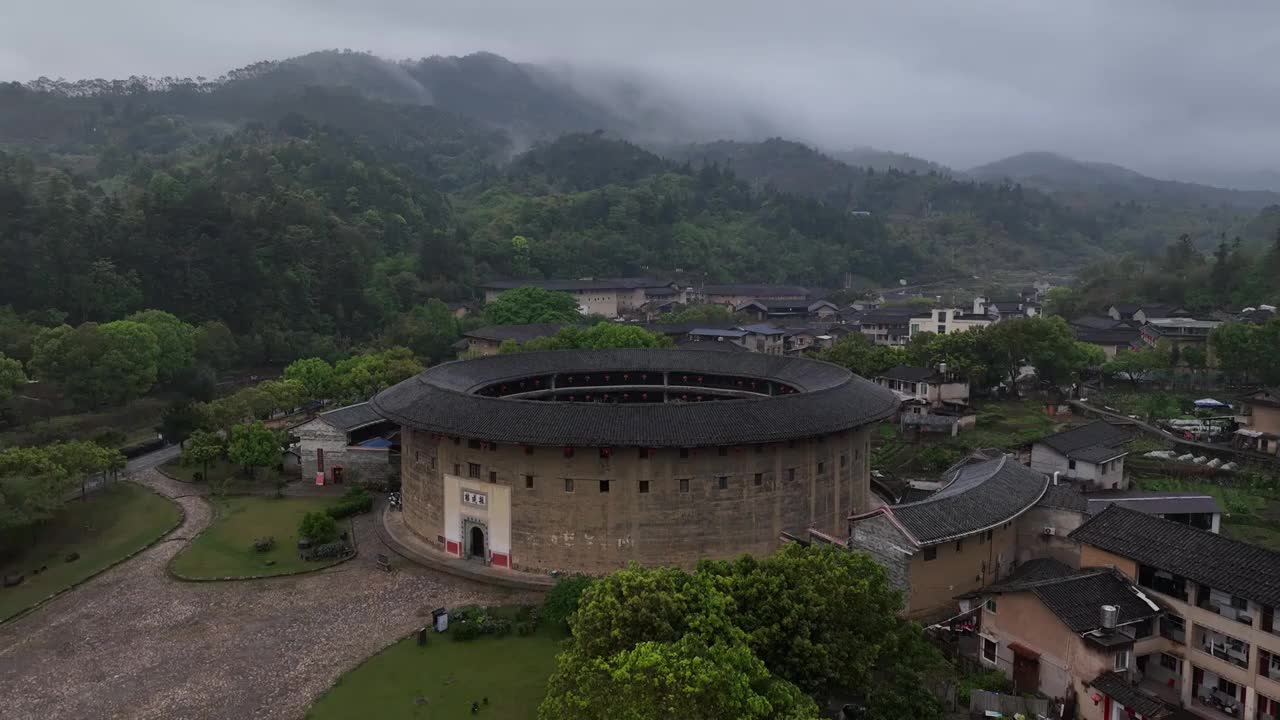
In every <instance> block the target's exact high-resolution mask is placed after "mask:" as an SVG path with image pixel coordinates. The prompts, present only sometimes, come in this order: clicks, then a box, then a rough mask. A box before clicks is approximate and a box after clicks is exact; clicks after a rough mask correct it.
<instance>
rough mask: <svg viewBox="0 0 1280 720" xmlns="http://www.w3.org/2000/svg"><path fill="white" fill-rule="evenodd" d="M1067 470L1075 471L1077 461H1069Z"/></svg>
mask: <svg viewBox="0 0 1280 720" xmlns="http://www.w3.org/2000/svg"><path fill="white" fill-rule="evenodd" d="M1067 469H1068V470H1075V469H1076V461H1075V460H1068V461H1067Z"/></svg>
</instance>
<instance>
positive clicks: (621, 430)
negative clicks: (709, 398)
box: [372, 349, 898, 447]
mask: <svg viewBox="0 0 1280 720" xmlns="http://www.w3.org/2000/svg"><path fill="white" fill-rule="evenodd" d="M601 370H619V371H623V370H631V371H658V372H662V371H668V370H670V371H683V372H689V373H724V374H730V375H742V376H747V377H752V378H761V379H773V380H777V381H778V382H782V383H785V384H787V385H789V386H791V387H794V388H796V389H797V390H799V392H796V393H794V394H789V395H783V396H773V397H759V398H742V399H725V400H716V401H714V402H700V403H652V404H648V403H646V404H608V403H560V402H547V401H540V400H522V399H512V398H500V397H484V396H480V395H476V394H474V393H475V390H476V389H478V388H479V387H482V386H485V385H489V384H492V383H495V382H499V381H502V380H506V379H509V378H521V377H529V376H538V375H548V374H554V373H575V372H597V371H601ZM372 404H373V406H374V408H375V409H376V410H377V411H378V412H379V413H380V414H382V416H383V417H386V418H388V419H390V420H393V421H395V422H399V423H400V424H402V425H407V426H409V427H414V428H418V429H422V430H428V431H432V432H439V433H442V434H445V435H454V436H460V437H467V438H476V439H479V440H487V441H492V442H509V443H524V444H529V445H582V446H596V445H599V446H632V447H636V446H638V447H687V446H698V445H732V444H738V443H744V444H745V443H762V442H775V441H779V440H787V439H791V438H797V437H808V436H814V435H823V434H828V433H833V432H840V431H843V430H848V429H850V428H854V427H858V426H861V425H865V424H868V423H871V422H876V421H878V420H881V419H883V418H885V417H888V416H889V415H891V414H892V413H893V412H894V410H896V409H897V407H898V400H897V397H896V396H895V395H894V394H893V393H891V392H889V391H888V390H885V389H884V388H881V387H880V386H878V385H876V384H875V383H872V382H870V381H867V380H864V379H862V378H860V377H857V376H856V375H854V374H853V373H851V372H849V371H848V370H846V369H845V368H842V367H840V366H838V365H832V364H830V363H824V362H818V361H815V360H807V359H803V358H795V357H786V356H780V355H766V354H761V353H718V352H694V351H690V350H678V349H677V350H639V349H629V350H596V351H581V350H568V351H558V352H532V353H516V354H512V355H495V356H491V357H485V358H478V359H475V360H466V361H459V362H452V363H445V364H443V365H437V366H435V367H433V368H430V369H428V370H426V371H425V372H423V373H420V374H419V375H417V376H415V377H413V378H410V379H408V380H406V381H404V382H402V383H400V384H398V385H396V386H394V387H391V388H388V389H387V390H384V391H383V392H381V393H379V394H378V395H377V397H375V398H374V399H373V400H372Z"/></svg>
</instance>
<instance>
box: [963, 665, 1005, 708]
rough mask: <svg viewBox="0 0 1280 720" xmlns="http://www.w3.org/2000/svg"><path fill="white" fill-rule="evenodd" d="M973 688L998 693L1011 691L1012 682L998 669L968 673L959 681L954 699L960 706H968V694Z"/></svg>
mask: <svg viewBox="0 0 1280 720" xmlns="http://www.w3.org/2000/svg"><path fill="white" fill-rule="evenodd" d="M974 690H989V691H991V692H998V693H1010V692H1013V683H1012V682H1010V681H1009V678H1007V677H1005V674H1004V673H1002V672H1000V671H999V670H988V671H987V672H984V673H979V674H977V675H969V676H968V677H966V678H964V679H963V680H961V681H960V690H959V692H958V693H957V694H956V700H957V701H958V702H959V704H960V705H961V706H962V707H968V706H969V696H970V694H972V692H973V691H974Z"/></svg>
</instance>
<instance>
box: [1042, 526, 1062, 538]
mask: <svg viewBox="0 0 1280 720" xmlns="http://www.w3.org/2000/svg"><path fill="white" fill-rule="evenodd" d="M1040 534H1041V535H1043V536H1045V537H1053V536H1054V535H1057V534H1058V529H1057V528H1055V527H1054V526H1052V525H1046V526H1045V528H1044V529H1043V530H1041V531H1040Z"/></svg>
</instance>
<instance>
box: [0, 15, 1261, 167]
mask: <svg viewBox="0 0 1280 720" xmlns="http://www.w3.org/2000/svg"><path fill="white" fill-rule="evenodd" d="M5 4H6V5H8V6H9V7H7V8H6V9H5V10H4V11H3V12H0V79H4V80H28V79H31V78H34V77H38V76H40V75H48V76H50V77H59V76H62V77H66V78H68V79H71V78H79V77H126V76H128V75H131V74H148V75H193V76H194V75H206V76H217V75H220V74H222V73H223V72H225V71H226V70H228V69H230V68H234V67H238V66H242V65H246V64H249V63H251V62H254V61H256V60H261V59H271V58H281V57H287V56H291V55H297V54H301V53H305V52H309V51H312V50H317V49H325V48H352V49H358V50H369V51H372V52H374V53H377V54H379V55H383V56H387V57H391V58H397V59H398V58H416V57H421V56H426V55H434V54H465V53H468V52H474V51H477V50H490V51H493V52H497V53H499V54H502V55H505V56H507V57H509V58H511V59H513V60H525V61H534V62H548V61H562V62H567V63H570V64H573V65H580V66H585V67H590V68H601V67H610V66H618V67H622V68H628V69H632V70H637V71H640V72H643V73H645V74H647V75H653V76H656V77H659V78H665V79H667V80H668V81H669V82H670V83H671V84H672V85H673V86H675V87H678V88H680V89H682V90H685V91H688V92H689V93H690V96H691V97H693V98H696V99H698V101H699V102H704V103H706V104H711V105H715V106H716V107H715V108H714V109H715V110H717V111H718V112H724V111H725V110H726V109H727V107H726V106H729V105H733V104H737V103H741V106H742V107H743V108H744V109H749V110H751V111H755V112H759V113H762V114H765V115H766V116H768V117H770V118H772V119H773V120H774V122H775V123H776V124H778V125H779V126H781V127H784V128H786V129H787V131H788V133H789V134H791V135H793V136H794V137H796V138H797V139H803V140H808V141H811V142H814V143H818V144H821V145H825V146H827V147H843V146H854V145H873V146H876V147H881V148H885V149H890V150H896V151H901V152H910V153H913V154H916V155H920V156H923V157H926V158H929V159H932V160H936V161H939V162H943V163H946V164H949V165H952V166H955V167H960V168H964V167H968V166H971V165H974V164H978V163H982V162H986V161H989V160H992V159H996V158H998V157H1001V156H1003V155H1008V154H1012V153H1015V152H1020V151H1024V150H1052V151H1057V152H1061V153H1064V154H1068V155H1072V156H1075V157H1079V158H1081V159H1087V160H1102V161H1110V162H1117V163H1120V164H1125V165H1129V166H1131V167H1134V168H1136V169H1139V170H1143V171H1146V172H1150V173H1153V174H1161V175H1167V174H1170V173H1172V172H1175V171H1176V169H1177V168H1179V167H1190V168H1198V169H1206V170H1210V169H1219V170H1242V171H1261V170H1267V169H1270V170H1273V171H1280V2H1276V0H1241V1H1239V2H1234V1H1232V0H1218V1H1214V0H1194V1H1192V0H1151V1H1148V0H1119V1H1117V0H1059V1H1057V2H1053V3H1049V2H1035V1H1034V0H963V1H962V2H950V1H948V0H931V1H929V2H923V1H922V2H910V1H906V0H893V1H892V2H889V1H888V0H886V1H885V2H876V3H871V2H857V1H855V0H841V1H830V2H828V1H826V0H823V1H820V2H819V1H808V0H791V1H790V2H783V1H781V0H773V1H772V2H757V1H755V0H681V1H679V2H674V1H671V0H645V1H644V2H638V1H635V0H629V1H628V2H625V3H623V2H610V1H609V0H296V1H289V0H112V1H111V2H96V1H95V2H91V1H90V0H75V1H70V0H37V1H35V2H20V1H19V0H9V2H6V3H5ZM729 98H736V100H732V101H731V100H729Z"/></svg>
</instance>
